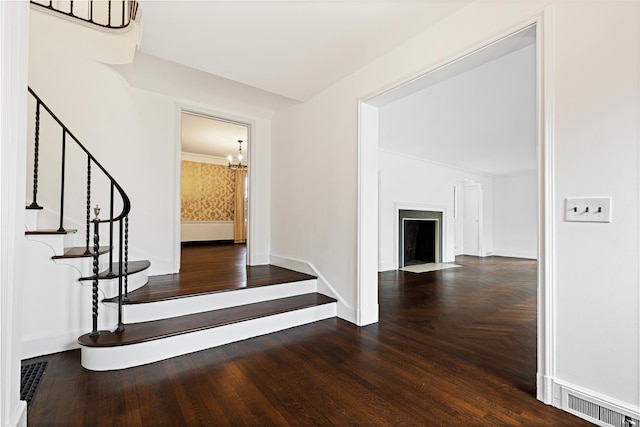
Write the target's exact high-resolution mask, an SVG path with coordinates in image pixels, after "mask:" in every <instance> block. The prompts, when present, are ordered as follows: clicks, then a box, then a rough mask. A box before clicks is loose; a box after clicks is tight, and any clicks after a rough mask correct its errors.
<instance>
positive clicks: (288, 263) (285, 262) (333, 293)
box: [269, 255, 358, 324]
mask: <svg viewBox="0 0 640 427" xmlns="http://www.w3.org/2000/svg"><path fill="white" fill-rule="evenodd" d="M269 264H271V265H275V266H276V267H282V268H286V269H288V270H293V271H297V272H299V273H305V274H310V275H312V276H316V277H317V278H318V279H317V292H319V293H321V294H324V295H327V296H330V297H332V298H335V299H336V300H338V306H337V316H338V317H339V318H341V319H344V320H346V321H348V322H351V323H356V324H357V318H358V316H357V313H356V310H355V309H354V308H353V307H351V306H350V305H349V304H347V303H346V302H345V300H344V298H343V297H342V295H340V293H339V292H338V291H337V290H336V288H334V287H333V286H332V285H331V283H330V282H329V281H328V280H327V278H326V277H324V276H323V275H322V273H320V271H319V270H318V269H317V268H316V267H315V266H314V265H313V264H312V263H310V262H308V261H302V260H299V259H295V258H288V257H283V256H278V255H271V256H270V258H269Z"/></svg>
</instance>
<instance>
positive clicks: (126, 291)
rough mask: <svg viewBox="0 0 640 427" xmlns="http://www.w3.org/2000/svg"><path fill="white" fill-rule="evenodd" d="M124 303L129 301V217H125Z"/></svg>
mask: <svg viewBox="0 0 640 427" xmlns="http://www.w3.org/2000/svg"><path fill="white" fill-rule="evenodd" d="M124 301H129V215H127V216H125V217H124Z"/></svg>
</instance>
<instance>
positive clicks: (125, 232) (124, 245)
mask: <svg viewBox="0 0 640 427" xmlns="http://www.w3.org/2000/svg"><path fill="white" fill-rule="evenodd" d="M28 90H29V93H30V94H31V95H32V96H33V98H34V99H35V103H36V105H35V132H34V161H33V199H32V202H31V204H30V205H29V206H27V209H42V207H41V206H40V205H39V204H38V176H39V169H40V164H39V163H40V159H39V155H40V144H41V141H40V138H41V132H40V127H41V126H40V122H41V117H40V115H41V110H44V111H46V112H47V113H48V114H49V115H50V117H51V118H52V119H53V120H54V121H55V123H57V124H58V125H59V126H60V128H61V130H62V137H61V147H60V148H61V156H62V157H61V159H62V160H61V165H60V212H59V215H60V219H59V227H58V230H57V232H59V233H64V232H66V229H65V228H64V220H65V212H64V207H65V175H66V172H67V140H68V139H70V140H71V141H74V142H75V143H76V144H77V146H78V147H79V148H80V150H81V153H84V155H86V160H87V161H86V168H87V171H86V176H87V180H86V212H84V214H85V218H86V220H85V221H86V232H85V246H86V249H85V255H87V256H92V257H93V276H92V279H93V287H92V331H91V335H99V331H98V282H99V279H100V271H99V256H100V224H108V227H109V245H108V248H109V264H108V265H109V270H108V272H107V274H106V278H116V277H118V326H117V329H116V330H117V331H123V330H124V326H123V321H122V302H123V301H125V300H126V298H127V295H128V263H129V258H128V255H129V212H130V211H131V202H130V201H129V197H128V196H127V194H126V193H125V192H124V190H123V189H122V187H121V186H120V184H118V182H117V181H116V180H115V179H114V178H113V177H112V176H111V174H109V172H107V170H106V169H105V168H104V167H103V166H102V165H101V164H100V162H98V161H97V160H96V158H95V157H94V156H93V155H92V154H91V153H90V152H89V150H87V149H86V148H85V146H84V145H82V144H81V143H80V141H79V140H78V138H76V137H75V136H74V135H73V133H71V131H70V130H69V128H67V126H65V125H64V123H62V121H61V120H60V119H59V118H58V117H57V116H56V115H55V114H54V113H53V111H51V109H50V108H49V107H48V106H47V105H46V104H45V103H44V102H43V101H42V99H40V97H39V96H38V95H36V93H35V92H34V91H33V90H32V89H31V88H28ZM93 168H97V169H98V170H99V171H102V173H103V174H104V178H106V180H107V184H108V185H109V189H110V190H109V218H108V219H99V213H100V209H99V208H98V206H96V208H94V212H93V213H94V215H95V217H94V218H93V219H92V218H91V213H92V212H91V205H92V189H93V188H94V187H95V182H94V176H92V169H93ZM116 191H117V192H118V194H119V196H120V199H121V203H122V209H121V211H120V212H119V213H118V214H117V215H116V214H115V213H114V206H115V205H114V198H115V192H116ZM116 223H117V224H118V237H117V241H115V242H114V224H116ZM92 225H93V227H92ZM92 228H93V238H91V233H92ZM114 243H116V244H117V245H114ZM116 246H117V248H118V257H119V263H118V271H117V272H115V271H114V262H113V252H114V247H116Z"/></svg>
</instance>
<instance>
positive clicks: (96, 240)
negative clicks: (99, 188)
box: [90, 205, 100, 337]
mask: <svg viewBox="0 0 640 427" xmlns="http://www.w3.org/2000/svg"><path fill="white" fill-rule="evenodd" d="M94 212H95V214H96V217H95V218H94V220H93V286H92V307H91V308H92V321H93V328H92V330H91V334H90V335H91V336H92V337H95V336H98V335H100V332H99V331H98V275H99V274H100V272H99V270H100V265H99V264H100V260H99V259H98V258H99V257H100V233H99V225H100V218H98V215H99V214H100V207H99V206H98V205H96V207H95V209H94Z"/></svg>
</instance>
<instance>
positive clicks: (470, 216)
mask: <svg viewBox="0 0 640 427" xmlns="http://www.w3.org/2000/svg"><path fill="white" fill-rule="evenodd" d="M462 199H463V200H462V203H461V204H462V221H461V225H462V227H461V228H462V230H456V232H460V233H461V234H462V254H463V255H473V256H482V255H483V254H484V253H483V251H482V246H483V245H482V243H483V242H482V240H483V236H482V235H483V227H482V225H483V224H482V204H483V198H482V185H480V184H476V183H474V182H473V181H471V182H466V183H465V185H464V186H463V187H462Z"/></svg>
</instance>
